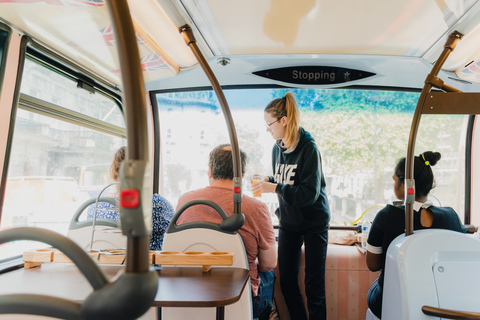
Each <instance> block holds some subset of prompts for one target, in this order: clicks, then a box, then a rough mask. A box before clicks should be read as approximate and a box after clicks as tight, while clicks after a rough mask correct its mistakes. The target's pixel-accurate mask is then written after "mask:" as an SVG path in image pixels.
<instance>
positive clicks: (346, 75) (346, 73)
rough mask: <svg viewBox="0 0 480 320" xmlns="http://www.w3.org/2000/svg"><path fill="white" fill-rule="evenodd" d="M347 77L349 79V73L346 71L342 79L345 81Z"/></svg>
mask: <svg viewBox="0 0 480 320" xmlns="http://www.w3.org/2000/svg"><path fill="white" fill-rule="evenodd" d="M348 77H350V72H348V71H347V72H345V73H344V74H343V78H344V79H345V80H347V79H348Z"/></svg>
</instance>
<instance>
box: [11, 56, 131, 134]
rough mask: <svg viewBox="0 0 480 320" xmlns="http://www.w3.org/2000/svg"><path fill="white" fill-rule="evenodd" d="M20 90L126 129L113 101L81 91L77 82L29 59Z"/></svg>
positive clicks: (97, 94)
mask: <svg viewBox="0 0 480 320" xmlns="http://www.w3.org/2000/svg"><path fill="white" fill-rule="evenodd" d="M20 91H21V92H22V93H24V94H27V95H29V96H32V97H35V98H38V99H41V100H44V101H47V102H50V103H53V104H55V105H58V106H61V107H63V108H67V109H70V110H72V111H75V112H79V113H82V114H84V115H87V116H89V117H92V118H95V119H98V120H102V121H106V122H108V123H110V124H114V125H116V126H119V127H122V128H125V121H124V119H123V115H122V112H121V110H120V109H119V107H118V105H117V104H116V103H115V101H114V100H113V99H112V98H110V97H107V96H105V95H103V94H101V93H99V92H96V93H95V94H93V93H90V92H88V91H86V90H82V89H78V88H77V82H76V81H73V80H71V79H69V78H66V77H64V76H62V75H61V74H58V73H56V72H54V71H52V70H50V69H48V68H46V67H44V66H42V65H40V64H38V63H36V62H34V61H32V60H29V59H27V60H26V61H25V67H24V72H23V78H22V86H21V89H20Z"/></svg>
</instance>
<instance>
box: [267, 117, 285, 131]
mask: <svg viewBox="0 0 480 320" xmlns="http://www.w3.org/2000/svg"><path fill="white" fill-rule="evenodd" d="M280 119H282V118H279V119H277V120H275V121H273V122H272V123H265V126H266V127H267V128H268V129H271V128H270V126H271V125H272V124H274V123H275V122H278V121H279V120H280Z"/></svg>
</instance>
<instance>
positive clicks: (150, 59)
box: [0, 0, 480, 320]
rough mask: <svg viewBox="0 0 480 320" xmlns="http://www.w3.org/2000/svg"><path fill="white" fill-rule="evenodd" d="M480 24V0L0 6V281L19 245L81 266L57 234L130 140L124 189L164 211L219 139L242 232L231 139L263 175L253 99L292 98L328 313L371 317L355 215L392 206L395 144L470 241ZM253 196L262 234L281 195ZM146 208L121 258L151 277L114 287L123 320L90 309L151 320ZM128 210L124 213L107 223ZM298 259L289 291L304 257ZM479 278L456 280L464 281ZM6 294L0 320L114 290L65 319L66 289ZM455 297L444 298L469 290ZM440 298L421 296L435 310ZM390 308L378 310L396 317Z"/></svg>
mask: <svg viewBox="0 0 480 320" xmlns="http://www.w3.org/2000/svg"><path fill="white" fill-rule="evenodd" d="M479 21H480V1H478V0H449V1H440V0H436V1H432V0H407V1H406V2H385V1H384V2H381V1H373V0H367V1H364V2H358V1H352V0H345V1H337V2H329V1H324V0H302V1H293V0H270V1H253V0H244V1H232V0H227V1H219V0H135V1H134V0H105V1H104V0H0V152H1V157H0V168H1V169H2V170H1V171H0V283H2V281H6V280H2V279H6V278H5V277H8V275H9V274H11V273H15V272H28V271H27V269H25V271H24V269H23V266H24V261H23V253H24V252H26V251H29V250H43V249H48V248H50V247H52V246H53V247H56V248H58V249H62V248H64V249H65V250H67V251H68V250H73V252H75V253H72V254H71V256H70V255H69V258H70V259H71V260H72V261H73V262H75V264H77V265H78V264H79V265H80V266H79V268H80V270H81V271H82V272H84V271H85V270H87V269H88V270H90V271H89V272H94V273H95V272H97V271H92V270H93V269H95V268H97V267H96V264H95V263H93V265H91V260H92V259H90V257H89V256H88V255H83V254H81V253H79V252H81V251H82V250H77V249H72V248H71V247H70V244H68V248H65V247H66V246H67V245H66V244H65V243H64V242H65V241H64V240H63V239H64V238H63V237H64V236H66V235H67V234H68V232H69V228H70V226H71V221H72V217H73V216H74V214H75V212H76V211H77V209H78V208H79V207H80V206H81V205H82V204H83V203H85V202H86V201H89V200H90V201H92V199H95V198H96V197H99V196H100V195H99V194H100V193H101V192H102V191H103V189H104V187H105V186H107V185H109V184H110V183H111V180H110V175H109V166H110V163H111V160H112V156H113V154H114V153H115V151H116V150H117V149H119V148H120V147H121V146H126V145H128V154H127V160H129V161H130V162H129V163H131V165H130V167H129V169H131V170H130V171H129V170H128V169H125V171H124V172H122V174H121V179H120V186H121V187H120V189H121V190H124V189H125V190H131V189H139V190H142V191H141V193H140V197H141V199H142V200H144V198H145V197H146V196H149V195H150V194H151V193H158V194H161V195H162V196H164V197H165V198H166V199H167V200H168V201H169V202H170V203H171V204H172V206H173V208H176V207H177V202H178V199H179V197H180V196H181V195H182V194H184V193H186V192H188V191H191V190H195V189H199V188H202V187H205V186H206V185H208V155H209V152H210V151H211V150H212V149H213V148H214V147H215V146H217V145H219V144H223V143H230V144H231V145H232V153H233V154H234V159H237V160H234V171H235V178H236V179H235V183H236V185H235V186H237V187H239V188H240V189H241V192H240V193H239V194H240V198H238V197H237V195H236V194H235V193H234V201H235V205H236V207H235V212H232V213H227V214H228V215H229V218H228V219H230V218H231V220H229V223H228V225H229V226H230V227H227V228H230V229H232V230H233V229H235V228H237V229H238V225H239V224H241V222H240V221H239V220H238V219H240V218H239V217H240V216H241V215H240V214H239V215H237V213H241V201H242V200H241V195H242V194H244V195H247V196H252V188H251V186H250V182H249V180H248V179H247V178H243V179H242V176H241V173H240V171H239V168H240V167H239V163H238V162H239V161H238V152H239V149H241V150H242V151H244V152H245V153H246V154H247V157H248V164H247V167H246V173H245V177H249V176H251V175H253V174H256V173H260V174H262V175H271V174H272V169H271V166H272V152H271V150H272V146H273V145H274V141H273V139H272V137H271V136H270V134H269V133H268V131H267V130H266V128H265V123H264V117H263V115H264V108H265V107H266V105H267V104H268V103H269V102H270V101H271V100H272V99H275V98H281V97H283V96H284V95H285V93H287V92H293V93H294V94H295V97H296V99H297V101H298V105H299V109H300V112H301V126H302V127H303V128H305V129H306V130H307V131H308V132H310V133H311V134H312V136H313V137H314V139H315V141H316V143H317V145H318V147H319V149H320V152H321V156H322V165H323V168H322V169H323V174H324V176H325V180H326V184H327V187H326V188H327V189H326V191H327V196H328V202H329V206H330V212H331V221H330V231H329V247H328V251H327V254H328V256H327V266H326V290H327V318H328V319H331V320H333V319H366V317H367V319H368V316H369V315H368V310H367V309H368V306H367V302H366V294H367V291H368V288H369V287H370V284H371V283H372V282H373V281H374V280H375V279H376V278H377V277H378V273H373V272H370V271H369V270H368V268H367V266H366V264H365V256H364V254H365V249H364V248H362V245H361V237H362V235H361V233H360V231H361V225H362V223H363V222H365V221H369V222H372V221H373V219H374V217H375V214H376V213H377V212H378V211H379V210H380V209H381V208H383V207H384V206H385V205H387V204H392V203H394V202H395V201H396V200H398V199H396V197H395V194H394V191H393V180H392V174H393V170H394V166H395V164H396V162H397V160H398V159H400V158H402V157H407V177H409V178H412V174H411V173H410V172H409V165H410V166H411V163H409V162H411V160H410V159H413V156H414V155H419V154H421V153H422V152H424V151H427V150H430V151H438V152H440V153H441V154H442V159H441V161H440V162H439V163H438V165H436V166H435V168H434V169H433V172H434V174H435V182H436V186H435V188H434V189H433V190H432V192H431V193H430V195H429V200H431V201H432V202H433V203H434V205H438V206H446V207H452V208H453V209H454V210H455V211H456V212H457V213H458V215H459V218H460V220H461V222H462V223H463V224H464V225H465V226H466V227H467V230H468V233H469V234H467V235H466V236H465V237H468V238H469V239H471V240H472V241H477V242H478V241H479V239H480V236H478V233H477V232H476V231H477V229H478V225H480V198H477V197H476V196H475V194H478V193H479V192H480V166H479V164H480V130H477V129H478V128H477V127H476V124H477V123H476V120H477V114H478V113H480V96H479V94H480V93H479V92H480V24H479ZM235 161H236V162H235ZM410 169H412V167H410ZM112 192H113V191H112V189H108V191H106V192H105V194H103V195H102V196H112V194H113V193H112ZM235 197H237V198H235ZM261 201H262V202H264V203H265V204H266V205H267V207H268V209H269V212H270V215H271V218H272V222H273V225H274V226H276V227H278V218H277V216H276V214H275V211H276V209H277V208H278V200H277V195H276V194H274V193H272V194H263V195H262V197H261ZM91 203H95V201H93V202H91ZM406 208H407V210H406V211H409V210H411V207H410V205H409V203H408V202H407V205H406ZM237 209H238V210H237ZM132 210H133V209H132ZM150 210H151V209H150ZM121 212H122V211H121ZM132 212H133V211H132ZM150 213H151V212H149V211H148V209H147V210H146V211H144V212H142V209H140V211H135V214H133V213H132V214H131V216H132V217H135V218H131V219H130V220H128V221H129V222H128V223H130V224H131V225H132V226H134V229H135V232H130V234H129V235H128V241H127V252H131V255H130V256H129V257H128V255H127V258H126V270H127V272H126V273H128V272H130V273H139V274H141V275H140V277H142V281H144V280H145V281H149V282H148V283H150V284H149V285H148V290H143V289H141V288H139V287H138V286H137V285H136V284H134V283H133V282H134V281H131V282H129V281H130V280H124V281H127V282H128V284H125V283H123V284H119V285H123V286H124V288H126V287H128V288H132V293H131V294H130V295H125V297H124V298H125V299H127V297H128V298H129V299H130V298H131V297H132V296H134V297H135V298H134V301H136V302H138V303H139V304H140V305H141V306H142V307H138V311H137V312H138V314H137V313H128V312H125V313H122V312H120V311H118V310H111V309H112V308H106V310H105V311H102V313H99V314H98V315H96V317H102V318H103V319H107V318H108V319H130V318H131V319H134V318H139V317H140V316H142V314H143V313H145V312H146V313H145V314H144V315H143V316H142V318H141V319H160V318H162V311H159V309H157V308H153V307H151V306H152V301H153V298H154V297H155V295H154V293H155V292H156V290H157V288H156V285H155V284H152V283H156V277H157V274H156V273H155V272H154V271H152V268H151V267H150V265H149V263H148V261H147V260H146V255H147V251H148V250H147V251H145V250H143V249H142V248H144V247H145V239H147V240H148V234H146V233H145V232H147V233H148V222H147V223H145V225H146V226H147V227H146V228H144V227H139V225H143V222H142V223H140V222H139V221H141V220H143V219H144V218H145V219H147V218H148V216H149V214H150ZM150 216H151V214H150ZM406 216H407V219H408V212H406ZM135 219H138V220H135ZM147 220H148V219H147ZM80 222H81V221H80ZM128 223H125V224H124V222H123V221H122V224H121V228H122V230H126V228H127V227H128ZM407 224H408V223H407ZM30 228H39V229H40V230H48V232H52V234H53V233H54V234H59V235H61V236H59V237H58V238H57V236H52V237H54V238H55V239H56V240H48V241H46V240H45V239H47V238H48V239H50V238H49V237H50V233H48V235H47V234H45V235H44V234H43V233H39V235H38V236H36V235H31V234H30V230H31V229H30ZM124 228H125V229H124ZM132 228H133V227H132ZM137 228H138V229H137ZM407 229H408V227H407ZM17 230H20V231H18V232H17ZM409 231H410V232H409ZM411 231H412V230H407V231H406V237H408V236H410V235H411V234H412V233H413V232H411ZM41 232H43V231H41ZM3 234H5V236H2V235H3ZM124 234H125V232H124ZM132 234H133V235H132ZM413 236H415V234H414V235H413ZM4 237H5V238H4ZM22 237H26V238H25V239H23V238H22ZM5 239H6V240H5ZM20 240H22V241H20ZM43 240H45V241H46V242H45V243H43V242H42V241H43ZM49 241H50V242H49ZM51 241H53V243H51ZM92 241H93V240H92ZM462 241H463V240H462ZM469 241H470V240H469ZM462 243H463V242H461V243H460V242H459V244H458V246H459V248H458V252H463V251H465V252H467V253H468V254H467V253H465V256H468V258H465V259H466V261H467V263H466V265H469V266H470V267H469V269H468V270H471V271H472V272H474V271H473V270H474V268H473V267H472V266H477V265H479V263H480V262H479V261H480V257H479V255H480V253H478V252H476V250H477V249H468V248H463V249H464V250H463V249H461V248H460V247H461V246H462ZM468 243H470V242H468ZM57 245H58V246H57ZM71 246H72V247H73V245H71ZM466 246H467V247H468V245H466ZM464 247H465V246H464ZM472 248H473V247H472ZM452 250H454V251H456V250H457V249H452ZM462 250H463V251H462ZM469 250H470V251H469ZM134 252H135V253H134ZM137 252H138V253H137ZM469 252H470V253H471V254H470V253H469ZM75 254H80V255H81V256H78V257H76V258H75V257H74V256H75ZM460 256H461V257H462V258H461V257H460ZM449 257H450V256H449ZM452 257H453V258H451V259H453V260H455V259H457V258H458V259H463V257H464V255H462V254H460V253H458V254H457V255H452ZM137 258H138V259H143V260H141V261H142V262H141V263H135V261H136V260H135V259H137ZM449 259H450V258H449ZM85 260H88V262H85ZM453 260H452V261H453ZM468 261H470V262H468ZM462 262H464V261H463V260H462ZM42 268H43V267H42ZM300 269H301V271H300V273H301V274H300V278H299V284H300V286H301V287H302V290H303V287H304V284H303V278H302V277H304V274H303V273H304V261H303V260H302V262H301V265H300ZM95 270H96V269H95ZM147 271H149V272H147ZM477 273H478V269H477ZM477 273H471V274H467V275H466V278H465V279H466V280H465V283H471V284H478V285H480V283H478V280H476V279H477V278H478V274H477ZM146 274H148V276H147V275H146ZM109 277H110V275H109ZM109 277H106V276H98V277H97V278H95V277H94V276H89V277H87V279H88V281H89V282H90V284H91V285H92V286H93V287H94V289H95V290H94V293H95V291H97V289H98V290H101V288H102V287H103V286H104V285H105V284H107V283H116V282H119V281H117V279H116V278H114V279H111V278H109ZM160 277H161V275H160ZM146 278H148V279H146ZM122 279H125V278H122ZM152 279H153V280H152ZM53 281H54V279H53ZM85 281H86V282H87V280H85ZM478 285H477V286H476V287H477V288H478ZM0 286H3V285H0ZM472 287H474V285H472ZM114 288H115V287H114ZM439 288H440V287H439ZM19 290H20V289H13V288H12V287H9V288H8V289H1V290H0V319H30V316H31V315H33V314H40V315H41V316H45V317H47V316H51V317H56V318H62V317H63V318H75V319H90V318H91V319H93V316H92V314H93V313H95V312H97V311H98V310H100V309H102V306H103V305H104V304H105V305H106V304H113V302H111V300H108V299H109V297H107V296H108V294H110V293H111V292H112V290H114V289H111V290H110V291H108V292H107V293H106V294H102V295H100V296H93V295H92V297H91V298H90V300H88V299H87V300H86V302H89V301H90V302H91V301H92V300H97V301H99V302H98V303H97V305H95V307H94V308H93V309H92V310H95V311H88V312H87V311H82V312H84V313H82V314H81V315H78V314H77V313H79V312H80V311H78V310H77V309H75V308H80V307H79V306H81V304H80V305H76V307H75V308H73V307H68V308H67V310H69V311H68V312H67V313H65V311H60V309H62V308H63V307H61V308H60V307H57V304H58V305H62V306H63V303H66V302H65V301H62V302H59V301H57V300H52V301H51V302H48V303H47V304H46V305H48V307H39V306H38V305H40V304H41V303H39V302H36V301H35V300H32V301H33V302H31V304H32V305H33V306H32V308H31V309H28V311H24V309H21V308H20V309H19V308H18V305H21V306H22V307H25V305H27V303H26V302H25V304H24V302H18V301H16V302H15V303H17V306H16V307H15V306H13V307H12V305H15V303H13V304H11V302H9V301H10V300H8V299H7V298H6V297H8V296H9V295H15V294H19V293H21V292H20V291H19ZM142 290H143V291H142ZM441 290H445V291H448V290H447V289H445V288H444V287H442V289H441ZM51 291H52V290H47V289H45V290H41V289H40V290H38V292H35V294H43V293H45V294H46V295H51V294H52V293H51ZM72 291H73V289H72ZM123 291H128V290H127V289H124V290H123ZM139 291H142V294H139V293H138V292H139ZM152 292H153V293H152ZM408 292H410V291H408ZM471 292H475V291H471V290H470V289H468V290H467V289H466V288H464V289H463V293H462V294H459V293H452V294H457V295H458V296H461V297H462V299H463V298H464V297H468V296H474V297H478V295H475V294H473V295H472V294H471ZM444 294H446V293H445V292H444ZM53 295H55V293H53ZM152 295H153V296H152ZM439 295H440V294H439ZM392 296H393V295H392ZM89 297H90V296H89ZM98 297H101V298H98ZM24 298H25V297H24V296H22V297H20V298H19V301H20V300H21V301H23V300H22V299H24ZM56 298H62V297H58V296H57V297H56ZM84 298H85V297H84ZM274 298H275V301H276V311H277V312H276V314H275V315H273V317H274V319H276V318H278V319H282V320H283V319H287V320H288V319H290V316H289V314H288V311H287V310H286V306H285V305H284V303H283V297H282V294H281V290H280V288H279V285H277V284H276V286H275V294H274ZM407 298H408V299H414V298H416V297H415V296H414V295H411V294H409V296H408V297H407ZM102 299H105V301H103V300H102ZM408 299H407V300H408ZM465 299H467V298H465ZM27 300H28V299H27ZM27 300H25V301H27ZM439 300H441V299H438V301H439ZM457 300H458V299H457ZM28 301H30V300H28ZM139 301H141V302H139ZM438 301H437V304H436V305H433V306H432V307H437V308H442V307H443V308H446V307H445V305H441V304H439V303H438ZM77 302H78V301H77ZM86 302H85V303H86ZM90 302H89V303H90ZM50 303H51V304H50ZM90 305H92V303H90ZM458 306H459V307H458V308H457V309H456V311H459V312H465V313H460V315H458V314H454V315H449V314H448V312H447V311H445V310H443V311H438V310H436V311H434V313H433V314H432V313H431V314H429V315H428V314H426V313H424V312H423V313H422V311H418V316H419V318H418V319H439V318H449V317H450V318H449V319H461V318H462V317H467V316H466V314H467V313H468V316H469V317H470V318H468V319H480V308H479V304H478V301H477V302H475V299H473V301H470V302H468V301H467V302H465V303H462V304H459V305H458ZM37 307H38V308H37ZM130 307H131V306H130V305H128V304H125V308H130ZM69 308H70V309H69ZM72 308H73V309H72ZM86 308H87V307H85V309H86ZM131 308H133V307H131ZM405 308H408V307H407V306H406V307H405ZM162 309H163V308H162ZM446 309H455V305H453V306H451V305H450V304H448V308H446ZM35 310H41V311H39V313H36V311H35ZM62 310H63V309H62ZM62 312H63V313H62ZM89 312H90V313H89ZM109 312H111V313H109ZM394 312H396V311H393V309H392V311H391V313H390V315H391V317H384V318H387V319H394V318H395V317H397V318H398V319H409V318H411V317H412V315H411V314H408V313H406V312H405V313H401V312H400V313H395V314H396V315H395V317H394V316H393V314H394ZM435 312H437V313H435ZM438 312H440V313H438ZM442 312H443V313H442ZM14 313H18V314H22V313H26V314H27V315H26V316H25V315H15V316H14V315H13V314H14ZM387 314H389V313H387ZM217 316H218V315H217ZM455 316H456V317H457V318H455ZM164 318H165V319H169V317H168V316H167V314H165V316H164ZM217 318H218V317H217ZM226 318H228V311H227V317H226ZM250 318H251V317H250ZM397 318H395V319H397ZM371 319H373V318H371ZM415 319H417V318H415Z"/></svg>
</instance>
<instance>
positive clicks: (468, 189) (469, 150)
mask: <svg viewBox="0 0 480 320" xmlns="http://www.w3.org/2000/svg"><path fill="white" fill-rule="evenodd" d="M474 127H475V115H470V117H468V125H467V137H466V144H465V209H464V210H465V212H464V213H463V214H464V221H463V223H464V224H470V221H471V209H472V208H471V207H472V204H471V201H472V154H473V129H474Z"/></svg>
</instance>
